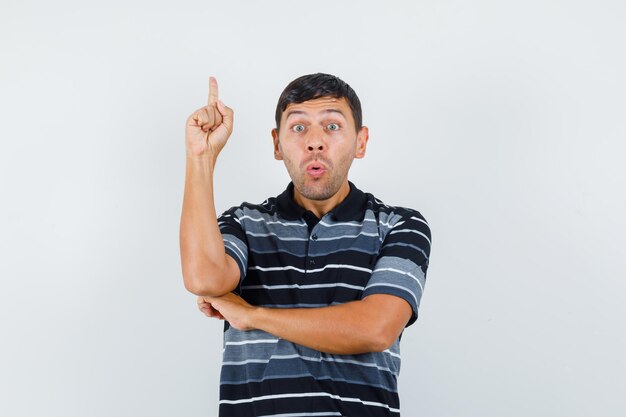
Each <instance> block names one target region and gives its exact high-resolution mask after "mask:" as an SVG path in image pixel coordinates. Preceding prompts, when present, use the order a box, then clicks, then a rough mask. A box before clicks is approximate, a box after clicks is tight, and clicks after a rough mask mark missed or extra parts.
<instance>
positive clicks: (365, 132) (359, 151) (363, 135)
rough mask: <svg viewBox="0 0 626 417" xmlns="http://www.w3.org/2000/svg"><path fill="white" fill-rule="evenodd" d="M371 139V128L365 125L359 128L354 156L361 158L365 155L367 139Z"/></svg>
mask: <svg viewBox="0 0 626 417" xmlns="http://www.w3.org/2000/svg"><path fill="white" fill-rule="evenodd" d="M368 140H369V129H368V128H367V126H363V127H361V128H360V129H359V133H357V135H356V151H355V154H354V157H355V158H357V159H361V158H363V157H364V156H365V148H367V141H368Z"/></svg>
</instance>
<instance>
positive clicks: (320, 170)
mask: <svg viewBox="0 0 626 417" xmlns="http://www.w3.org/2000/svg"><path fill="white" fill-rule="evenodd" d="M306 172H307V173H308V174H309V175H311V176H313V177H319V176H321V175H322V174H324V172H326V167H325V166H324V165H322V164H320V163H318V162H313V163H311V164H308V165H307V167H306Z"/></svg>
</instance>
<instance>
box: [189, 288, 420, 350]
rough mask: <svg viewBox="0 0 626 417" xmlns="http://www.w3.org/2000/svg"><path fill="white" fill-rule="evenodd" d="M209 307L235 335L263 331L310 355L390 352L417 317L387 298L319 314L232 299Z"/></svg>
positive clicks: (318, 311)
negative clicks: (303, 348)
mask: <svg viewBox="0 0 626 417" xmlns="http://www.w3.org/2000/svg"><path fill="white" fill-rule="evenodd" d="M205 301H206V304H210V306H211V308H214V309H215V310H217V311H219V313H220V314H221V315H222V316H223V317H224V318H225V319H226V320H228V321H229V322H230V324H231V325H232V326H233V327H235V328H237V329H240V330H251V329H259V330H263V331H266V332H268V333H271V334H273V335H275V336H277V337H280V338H282V339H286V340H289V341H291V342H294V343H297V344H300V345H303V346H306V347H309V348H311V349H315V350H319V351H321V352H327V353H333V354H344V355H349V354H350V355H354V354H359V353H366V352H377V351H383V350H385V349H388V348H389V347H390V346H391V345H392V344H393V343H394V342H395V341H396V340H397V338H398V337H399V336H400V333H402V330H403V329H404V327H405V326H406V324H407V322H408V321H409V319H410V318H411V316H412V314H413V310H412V308H411V306H410V305H409V304H408V303H407V302H406V301H405V300H403V299H402V298H399V297H396V296H393V295H387V294H374V295H370V296H368V297H366V298H364V299H363V300H359V301H352V302H349V303H345V304H340V305H335V306H329V307H320V308H263V307H254V306H251V305H249V304H247V303H246V302H245V301H243V300H242V299H241V298H239V297H237V296H236V295H234V294H227V295H226V296H224V297H218V298H208V299H205ZM208 307H209V306H206V305H205V306H201V309H203V308H208ZM205 314H206V312H205Z"/></svg>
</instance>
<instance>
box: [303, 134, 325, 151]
mask: <svg viewBox="0 0 626 417" xmlns="http://www.w3.org/2000/svg"><path fill="white" fill-rule="evenodd" d="M307 136H308V137H307V141H306V149H307V150H308V151H309V152H314V151H318V152H321V151H323V150H324V130H323V129H320V130H312V131H311V132H310V134H309V135H307Z"/></svg>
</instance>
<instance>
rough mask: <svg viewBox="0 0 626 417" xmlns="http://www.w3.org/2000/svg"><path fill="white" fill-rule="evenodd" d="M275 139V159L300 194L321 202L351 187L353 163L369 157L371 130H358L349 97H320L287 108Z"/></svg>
mask: <svg viewBox="0 0 626 417" xmlns="http://www.w3.org/2000/svg"><path fill="white" fill-rule="evenodd" d="M272 137H273V138H274V157H275V158H276V159H278V160H283V161H284V162H285V166H286V167H287V171H288V172H289V176H290V177H291V180H292V181H293V184H294V186H295V189H296V191H298V192H299V193H300V194H301V195H302V196H303V197H305V198H307V199H310V200H318V201H319V200H327V199H329V198H331V197H332V196H334V195H335V194H336V193H337V191H339V189H340V188H341V187H342V186H344V187H347V185H348V170H349V169H350V166H351V165H352V160H353V159H354V158H363V157H364V156H365V147H366V145H367V139H368V131H367V128H366V127H362V128H361V129H360V130H359V131H358V132H357V131H356V127H355V126H354V118H353V116H352V111H351V109H350V105H349V104H348V102H347V101H346V99H345V98H340V99H336V98H333V97H320V98H317V99H314V100H309V101H305V102H303V103H297V104H290V105H289V106H287V108H286V109H285V111H284V112H283V114H282V117H281V121H280V131H277V130H276V129H274V130H273V131H272Z"/></svg>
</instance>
